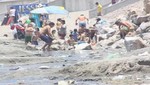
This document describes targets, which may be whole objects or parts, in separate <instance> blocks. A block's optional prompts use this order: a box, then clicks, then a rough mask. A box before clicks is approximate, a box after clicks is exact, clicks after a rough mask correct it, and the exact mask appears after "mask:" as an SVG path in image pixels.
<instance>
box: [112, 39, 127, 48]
mask: <svg viewBox="0 0 150 85" xmlns="http://www.w3.org/2000/svg"><path fill="white" fill-rule="evenodd" d="M123 47H124V40H123V39H121V40H119V41H116V42H115V43H114V44H113V45H112V46H111V48H113V49H117V48H123Z"/></svg>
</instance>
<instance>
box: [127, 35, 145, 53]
mask: <svg viewBox="0 0 150 85" xmlns="http://www.w3.org/2000/svg"><path fill="white" fill-rule="evenodd" d="M125 47H126V49H127V51H131V50H137V49H141V48H144V47H146V45H145V44H144V41H143V40H142V39H141V38H140V37H126V38H125Z"/></svg>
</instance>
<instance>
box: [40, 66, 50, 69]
mask: <svg viewBox="0 0 150 85" xmlns="http://www.w3.org/2000/svg"><path fill="white" fill-rule="evenodd" d="M49 68H50V67H49V66H40V67H39V69H49Z"/></svg>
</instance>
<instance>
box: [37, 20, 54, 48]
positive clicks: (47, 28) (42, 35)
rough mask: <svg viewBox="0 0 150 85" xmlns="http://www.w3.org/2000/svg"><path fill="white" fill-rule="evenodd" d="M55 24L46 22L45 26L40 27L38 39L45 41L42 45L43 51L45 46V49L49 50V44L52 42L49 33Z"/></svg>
mask: <svg viewBox="0 0 150 85" xmlns="http://www.w3.org/2000/svg"><path fill="white" fill-rule="evenodd" d="M54 26H55V24H54V23H53V22H50V23H49V22H46V23H45V26H44V27H43V28H41V31H40V35H39V37H40V39H41V40H43V41H44V42H45V45H44V46H43V47H42V49H43V51H45V49H46V47H47V50H48V51H49V50H50V46H51V44H52V41H53V38H52V34H51V29H52V28H53V27H54Z"/></svg>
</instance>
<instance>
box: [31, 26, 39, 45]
mask: <svg viewBox="0 0 150 85" xmlns="http://www.w3.org/2000/svg"><path fill="white" fill-rule="evenodd" d="M39 36H40V32H39V28H36V31H35V32H34V35H33V37H32V44H33V45H38V41H37V40H38V38H39Z"/></svg>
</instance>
